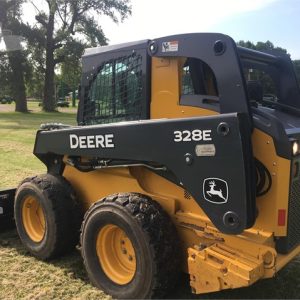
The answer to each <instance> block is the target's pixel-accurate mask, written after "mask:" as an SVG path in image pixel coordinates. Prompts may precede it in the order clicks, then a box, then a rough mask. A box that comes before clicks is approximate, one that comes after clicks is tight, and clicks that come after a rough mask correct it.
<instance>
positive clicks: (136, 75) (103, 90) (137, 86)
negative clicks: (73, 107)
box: [84, 53, 143, 125]
mask: <svg viewBox="0 0 300 300" xmlns="http://www.w3.org/2000/svg"><path fill="white" fill-rule="evenodd" d="M142 89H143V80H142V56H141V55H137V54H135V53H133V54H131V55H129V56H123V57H120V58H117V59H113V60H109V61H106V62H104V63H103V64H102V65H101V66H100V68H99V69H98V73H97V75H96V76H95V77H94V78H93V80H92V81H91V84H90V87H89V89H88V90H86V92H85V102H84V103H85V104H84V123H85V124H86V125H92V124H101V123H112V122H120V121H130V120H140V119H141V115H142V98H143V91H142Z"/></svg>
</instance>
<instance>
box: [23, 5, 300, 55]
mask: <svg viewBox="0 0 300 300" xmlns="http://www.w3.org/2000/svg"><path fill="white" fill-rule="evenodd" d="M39 1H41V0H39ZM42 2H43V1H41V3H42ZM131 4H132V15H131V16H130V17H129V18H128V19H126V20H125V21H124V22H123V23H119V24H115V23H113V22H112V21H111V19H109V18H108V17H106V16H103V15H99V16H97V19H98V22H99V24H100V25H101V26H102V28H103V30H104V33H105V34H106V36H107V38H108V39H109V44H118V43H123V42H131V41H136V40H143V39H153V38H157V37H163V36H167V35H172V34H178V33H190V32H220V33H224V34H227V35H230V36H231V37H232V38H233V39H234V40H235V41H239V40H245V41H247V40H250V41H252V42H254V43H256V42H257V41H263V42H265V41H267V40H270V41H271V42H272V43H273V44H274V45H275V46H279V47H282V48H285V49H287V50H288V53H290V54H291V57H292V59H300V34H299V31H300V0H181V1H179V0H131ZM40 7H41V6H40ZM25 18H26V19H27V20H29V22H34V8H33V7H30V6H29V5H28V6H27V7H26V9H25Z"/></svg>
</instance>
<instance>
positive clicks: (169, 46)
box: [162, 41, 178, 52]
mask: <svg viewBox="0 0 300 300" xmlns="http://www.w3.org/2000/svg"><path fill="white" fill-rule="evenodd" d="M177 51H178V41H171V42H163V43H162V52H177Z"/></svg>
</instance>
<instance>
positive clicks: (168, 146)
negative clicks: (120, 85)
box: [34, 113, 255, 234]
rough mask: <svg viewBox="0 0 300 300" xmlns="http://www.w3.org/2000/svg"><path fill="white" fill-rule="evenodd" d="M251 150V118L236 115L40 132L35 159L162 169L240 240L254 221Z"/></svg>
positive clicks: (219, 227)
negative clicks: (86, 160) (112, 162)
mask: <svg viewBox="0 0 300 300" xmlns="http://www.w3.org/2000/svg"><path fill="white" fill-rule="evenodd" d="M96 139H98V140H99V141H100V140H101V141H102V142H101V143H98V145H97V144H96V142H95V141H96ZM105 139H106V140H107V142H106V143H105V142H103V141H104V140H105ZM87 140H89V144H88V142H87ZM80 141H81V143H80ZM251 149H252V148H251V135H250V125H249V123H248V121H247V116H246V115H243V114H237V113H232V114H223V115H218V116H212V117H202V118H198V117H197V118H188V119H171V120H167V119H163V120H156V121H137V122H124V123H116V124H110V125H97V126H85V127H74V128H70V129H62V130H55V131H39V132H38V133H37V138H36V144H35V149H34V154H35V155H36V156H37V157H38V158H39V159H41V160H42V161H43V162H44V163H45V164H47V157H48V156H49V154H55V155H65V154H66V155H70V156H73V157H76V156H77V157H81V156H85V157H91V158H100V159H112V160H114V159H115V160H127V161H135V162H137V161H138V162H147V163H156V164H159V165H163V166H165V167H166V168H167V170H168V171H169V172H172V173H173V174H174V176H175V178H176V180H177V184H178V185H181V186H183V187H184V188H185V189H186V190H187V191H188V192H189V193H190V194H191V195H193V197H194V198H195V199H196V201H197V202H198V204H199V206H200V207H201V208H202V209H203V210H204V211H205V213H206V214H207V215H208V216H209V218H210V219H211V220H212V222H213V223H214V225H215V226H216V227H217V228H218V229H219V230H220V231H222V232H224V233H228V234H238V233H241V232H242V231H243V230H244V229H245V228H249V227H251V226H252V225H253V223H254V221H255V184H254V181H255V177H254V175H253V156H252V152H251ZM166 173H168V172H166ZM162 176H163V175H162Z"/></svg>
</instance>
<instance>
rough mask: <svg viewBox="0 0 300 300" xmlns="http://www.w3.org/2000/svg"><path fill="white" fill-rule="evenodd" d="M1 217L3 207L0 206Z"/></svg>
mask: <svg viewBox="0 0 300 300" xmlns="http://www.w3.org/2000/svg"><path fill="white" fill-rule="evenodd" d="M0 215H3V207H2V206H0Z"/></svg>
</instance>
